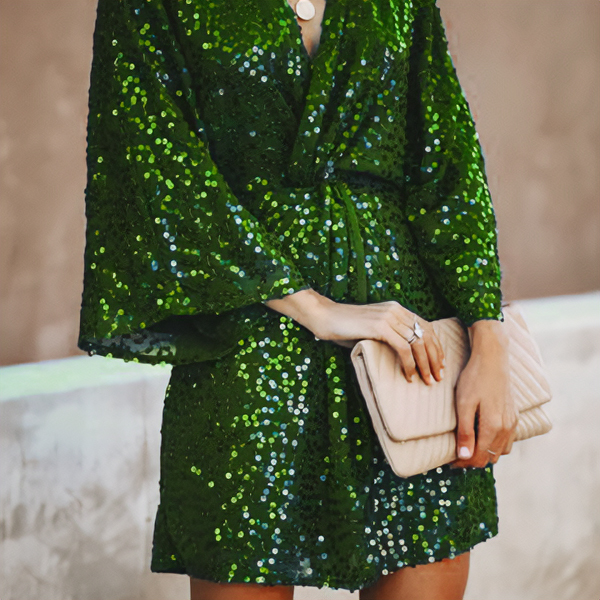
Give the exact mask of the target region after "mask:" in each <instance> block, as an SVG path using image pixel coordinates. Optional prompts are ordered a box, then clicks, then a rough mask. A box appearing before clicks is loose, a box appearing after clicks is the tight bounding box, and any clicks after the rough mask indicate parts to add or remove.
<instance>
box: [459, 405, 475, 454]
mask: <svg viewBox="0 0 600 600" xmlns="http://www.w3.org/2000/svg"><path fill="white" fill-rule="evenodd" d="M457 419H458V427H457V430H456V454H457V455H458V458H459V459H461V460H465V459H469V458H471V457H472V456H473V452H474V451H475V412H474V411H472V410H465V408H463V409H462V410H460V409H459V410H458V411H457Z"/></svg>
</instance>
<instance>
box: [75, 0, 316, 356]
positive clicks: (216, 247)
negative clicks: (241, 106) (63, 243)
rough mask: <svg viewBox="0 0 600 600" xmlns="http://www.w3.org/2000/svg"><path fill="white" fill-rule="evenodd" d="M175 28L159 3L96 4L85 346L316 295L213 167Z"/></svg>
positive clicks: (116, 0)
mask: <svg viewBox="0 0 600 600" xmlns="http://www.w3.org/2000/svg"><path fill="white" fill-rule="evenodd" d="M170 18H171V15H169V14H168V13H167V11H166V10H165V8H164V7H163V5H162V2H160V1H158V0H148V1H146V2H130V1H128V0H99V4H98V9H97V20H96V28H95V32H94V54H93V62H92V71H91V81H90V92H89V117H88V137H87V142H88V147H87V166H88V181H87V187H86V217H87V232H86V241H87V243H86V252H85V273H84V293H83V304H82V315H81V334H80V335H81V337H82V339H84V338H87V339H90V338H94V339H96V340H98V339H102V338H104V339H106V338H111V337H115V336H119V335H126V334H130V333H132V332H139V331H140V330H143V329H144V328H145V327H148V326H150V325H151V324H156V323H159V322H161V321H163V320H164V319H168V318H171V317H177V316H181V315H198V314H204V315H213V316H214V315H219V314H221V313H225V312H226V311H231V310H233V309H238V308H241V307H248V306H250V305H252V304H255V303H260V302H264V301H266V300H269V299H271V298H279V297H282V296H284V295H286V294H290V293H294V292H296V291H298V290H300V289H305V288H307V287H309V285H308V284H307V283H306V282H305V281H304V280H303V278H302V276H301V274H300V273H299V271H298V269H297V268H296V266H295V265H294V263H293V262H292V260H290V259H289V258H288V257H287V256H285V255H284V251H283V249H282V247H281V243H280V242H279V241H278V240H277V239H276V238H275V237H274V236H271V235H270V234H269V232H268V231H267V230H266V228H265V227H264V226H263V224H262V223H260V222H259V221H258V220H257V219H256V218H255V217H254V216H253V215H252V214H250V212H249V211H248V210H247V209H246V208H245V207H244V206H242V205H241V204H240V202H239V201H238V199H237V198H236V197H235V195H234V194H233V193H232V191H231V188H230V187H229V185H228V183H227V181H226V179H225V177H224V176H223V174H222V173H221V172H219V169H218V168H217V166H216V165H215V163H214V162H213V160H212V159H211V155H210V152H209V147H208V141H207V138H206V131H205V128H204V125H203V122H202V115H200V114H198V107H197V104H196V102H195V92H196V91H197V88H196V87H195V86H197V85H198V82H193V83H192V81H191V80H190V75H189V71H188V69H187V68H186V64H185V59H184V56H183V54H184V53H183V52H181V50H180V48H179V47H178V43H177V40H176V38H175V36H174V35H173V33H172V30H171V27H170V21H169V19H170ZM80 347H81V348H86V349H87V348H88V346H87V345H86V344H85V343H83V342H81V345H80Z"/></svg>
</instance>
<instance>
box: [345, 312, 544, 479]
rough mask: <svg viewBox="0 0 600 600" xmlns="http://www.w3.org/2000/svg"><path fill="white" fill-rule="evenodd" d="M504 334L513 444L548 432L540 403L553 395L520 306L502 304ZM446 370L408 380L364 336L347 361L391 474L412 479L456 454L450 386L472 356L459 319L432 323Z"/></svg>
mask: <svg viewBox="0 0 600 600" xmlns="http://www.w3.org/2000/svg"><path fill="white" fill-rule="evenodd" d="M502 310H503V314H504V323H505V327H506V330H507V333H508V336H509V340H510V341H509V361H510V384H511V389H512V393H513V394H514V397H515V400H516V405H517V408H518V410H519V423H518V426H517V431H516V438H515V441H518V440H524V439H527V438H530V437H533V436H535V435H541V434H543V433H547V432H548V431H550V429H551V428H552V424H551V423H550V420H549V419H548V417H547V415H546V414H545V413H544V411H543V410H542V408H541V406H542V404H544V403H545V402H548V401H549V400H550V398H551V397H552V394H551V391H550V387H549V385H548V380H547V378H546V374H545V368H544V365H543V363H542V358H541V355H540V351H539V348H538V345H537V343H536V342H535V340H534V339H533V337H532V335H531V333H530V332H529V329H528V328H527V325H526V323H525V320H524V318H523V315H522V313H521V311H520V309H519V308H518V307H517V306H515V305H514V304H510V303H507V304H505V305H504V306H503V308H502ZM432 324H433V327H434V330H435V332H436V334H437V335H438V337H439V339H440V342H441V344H442V347H443V349H444V355H445V358H446V367H445V369H444V372H445V373H444V378H443V379H442V381H439V382H434V383H433V385H431V386H428V385H427V384H425V383H424V382H423V380H422V379H421V377H420V376H418V374H417V375H416V376H414V377H413V380H412V382H410V383H409V382H408V381H406V379H405V377H404V375H403V373H402V370H401V366H400V359H399V357H398V354H397V353H396V352H395V351H394V350H393V349H392V348H391V346H389V345H388V344H385V343H383V342H379V341H376V340H369V339H365V340H361V341H360V342H358V343H357V344H356V345H355V346H354V347H353V349H352V353H351V358H352V362H353V365H354V368H355V370H356V374H357V377H358V382H359V385H360V389H361V392H362V394H363V396H364V398H365V401H366V404H367V407H368V410H369V414H370V416H371V421H372V423H373V427H374V429H375V432H376V433H377V436H378V438H379V442H380V445H381V447H382V449H383V451H384V453H385V456H386V458H387V460H388V462H389V463H390V466H391V467H392V469H393V470H394V472H395V473H396V474H397V475H399V476H401V477H410V476H412V475H416V474H418V473H423V472H425V471H428V470H429V469H433V468H435V467H439V466H441V465H443V464H446V463H449V462H451V461H453V460H455V459H456V458H457V456H456V437H455V429H456V424H457V421H456V408H455V401H454V389H455V386H456V382H457V380H458V376H459V374H460V372H461V370H462V369H463V367H464V366H465V364H466V363H467V360H468V358H469V354H470V344H469V335H468V330H467V328H466V327H465V326H464V325H463V323H462V322H461V321H460V320H459V319H457V318H456V317H452V318H447V319H439V320H437V321H432Z"/></svg>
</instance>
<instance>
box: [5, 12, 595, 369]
mask: <svg viewBox="0 0 600 600" xmlns="http://www.w3.org/2000/svg"><path fill="white" fill-rule="evenodd" d="M438 6H439V7H440V9H441V10H442V16H443V18H444V21H445V23H446V28H447V32H448V37H449V42H450V49H451V52H452V55H453V57H454V60H455V65H456V67H457V70H458V74H459V78H460V80H461V83H462V85H463V87H464V88H465V91H466V94H467V98H468V99H469V103H470V105H471V109H472V112H473V114H474V116H475V120H476V125H477V129H478V131H479V134H480V139H481V143H482V146H483V150H484V154H485V157H486V165H487V172H488V178H489V184H490V188H491V190H492V196H493V198H494V204H495V208H496V213H497V216H498V227H499V232H500V241H499V252H500V259H501V262H502V267H503V274H504V280H503V285H504V292H505V296H506V297H507V299H519V298H531V297H537V296H549V295H556V294H570V293H577V292H584V291H588V290H593V289H599V288H600V268H599V267H598V257H599V255H600V203H599V193H600V185H599V183H600V181H599V180H600V169H599V168H598V165H599V164H600V143H599V142H600V140H599V138H600V110H599V106H600V102H599V100H598V98H599V96H600V94H599V92H600V3H599V2H598V1H597V0H502V1H501V2H481V0H438ZM95 9H96V0H53V1H52V2H47V1H44V0H19V1H18V2H11V1H10V0H0V11H1V20H0V27H1V30H0V33H1V43H2V46H3V48H2V52H1V54H0V68H1V76H2V86H1V88H0V104H1V119H0V165H1V169H2V170H1V175H0V197H1V202H2V205H1V206H2V208H1V221H0V234H1V237H0V277H1V279H0V314H2V320H1V328H0V339H1V340H2V341H1V344H0V364H5V365H8V364H15V363H20V362H31V361H39V360H44V359H51V358H60V357H66V356H71V355H77V354H81V351H80V350H78V349H77V347H76V338H77V330H78V324H79V323H78V318H79V306H80V301H81V289H82V274H83V248H84V231H85V219H84V197H83V191H84V188H85V125H86V118H87V92H88V85H89V70H90V64H91V52H92V33H93V27H94V18H95Z"/></svg>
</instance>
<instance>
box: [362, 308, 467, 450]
mask: <svg viewBox="0 0 600 600" xmlns="http://www.w3.org/2000/svg"><path fill="white" fill-rule="evenodd" d="M434 327H435V330H436V333H437V335H438V337H439V339H440V342H441V344H442V347H443V349H444V353H445V356H446V368H445V374H444V378H443V379H442V381H439V382H438V381H435V380H434V383H433V384H432V385H431V386H429V385H427V384H426V383H425V382H424V381H423V380H422V379H421V377H420V376H419V375H418V374H417V375H416V376H413V380H412V382H410V383H409V382H408V381H407V380H406V378H405V377H404V374H403V372H402V367H401V364H400V359H399V357H398V354H397V353H396V351H395V350H393V349H392V348H391V346H389V345H388V344H386V343H384V342H380V341H376V340H369V339H366V340H361V341H360V342H358V343H357V344H356V345H355V346H354V348H353V349H352V353H351V358H352V360H353V362H354V366H355V370H356V373H357V377H358V380H359V384H360V387H361V391H362V394H363V396H364V398H365V400H366V402H367V405H368V408H369V411H370V412H373V411H377V413H378V418H379V419H380V420H381V423H382V426H383V427H384V428H385V430H386V432H387V435H389V437H390V438H391V439H392V440H394V441H397V442H401V441H407V440H414V439H419V438H423V437H429V436H432V435H439V434H443V433H448V432H451V431H453V430H454V429H455V428H456V411H455V409H454V388H455V386H456V382H457V380H458V376H459V374H460V372H461V370H462V369H463V367H464V365H465V363H466V361H467V359H468V356H469V346H468V336H467V333H466V331H465V330H464V328H463V326H462V325H461V323H460V322H459V321H458V319H455V318H449V319H440V320H438V321H435V322H434Z"/></svg>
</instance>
